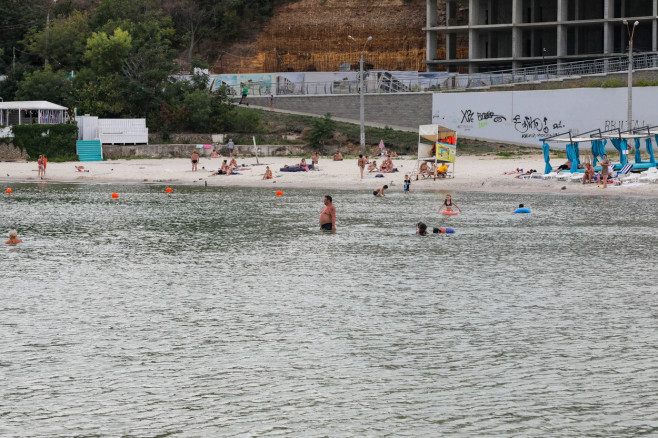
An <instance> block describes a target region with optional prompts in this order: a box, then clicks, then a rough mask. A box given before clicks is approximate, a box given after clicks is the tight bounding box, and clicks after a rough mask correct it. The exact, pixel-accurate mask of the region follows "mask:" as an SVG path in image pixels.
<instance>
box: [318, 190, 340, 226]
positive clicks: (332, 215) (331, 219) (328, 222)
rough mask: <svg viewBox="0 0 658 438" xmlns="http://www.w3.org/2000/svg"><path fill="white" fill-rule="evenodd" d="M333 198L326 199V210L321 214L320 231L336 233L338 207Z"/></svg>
mask: <svg viewBox="0 0 658 438" xmlns="http://www.w3.org/2000/svg"><path fill="white" fill-rule="evenodd" d="M332 202H333V201H332V199H331V196H329V195H327V196H325V197H324V208H323V209H322V211H321V212H320V219H319V222H320V229H321V230H322V231H336V207H334V204H333V203H332Z"/></svg>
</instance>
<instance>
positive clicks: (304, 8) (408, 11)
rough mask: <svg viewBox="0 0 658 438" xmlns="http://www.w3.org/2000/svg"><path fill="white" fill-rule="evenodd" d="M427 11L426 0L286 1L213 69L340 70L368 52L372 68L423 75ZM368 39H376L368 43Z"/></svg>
mask: <svg viewBox="0 0 658 438" xmlns="http://www.w3.org/2000/svg"><path fill="white" fill-rule="evenodd" d="M425 11H426V6H425V0H295V1H289V2H285V3H282V4H280V5H279V6H277V7H276V8H275V10H274V14H273V16H272V18H271V19H270V20H269V21H268V22H267V23H265V25H264V26H263V28H262V29H256V30H254V32H253V34H252V38H251V39H248V40H247V41H245V42H242V43H239V44H236V45H234V46H233V47H232V48H231V50H230V53H231V55H226V54H225V55H223V56H221V57H220V59H219V60H218V61H217V62H216V63H215V64H214V65H213V66H212V70H213V72H215V73H263V72H276V71H337V70H339V67H340V64H341V63H349V64H357V63H358V59H359V55H360V53H361V51H362V50H365V57H366V60H367V62H368V64H369V65H370V66H371V67H372V68H381V69H389V70H411V71H413V70H415V71H424V70H425V67H424V65H423V64H422V61H423V60H424V59H425V32H423V27H424V26H425ZM441 15H442V11H439V16H441ZM348 35H351V36H352V37H354V39H355V40H356V41H353V40H351V39H349V38H348ZM368 36H372V40H371V41H370V42H368V43H367V44H365V42H366V39H367V38H368ZM364 48H365V49H364ZM226 52H229V51H228V50H227V51H226ZM234 53H239V54H240V56H236V55H233V54H234Z"/></svg>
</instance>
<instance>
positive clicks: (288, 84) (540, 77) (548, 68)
mask: <svg viewBox="0 0 658 438" xmlns="http://www.w3.org/2000/svg"><path fill="white" fill-rule="evenodd" d="M628 62H629V59H628V56H627V55H623V56H614V57H606V58H598V59H592V60H586V61H575V62H563V63H559V64H547V65H538V66H533V67H524V68H517V69H509V70H498V71H491V72H484V73H472V74H460V73H449V72H438V73H424V72H406V71H388V70H374V69H373V70H368V71H366V72H365V73H364V92H365V93H369V94H377V93H417V92H437V91H460V90H469V89H478V88H488V87H496V86H505V85H517V84H524V83H533V82H541V81H551V80H563V79H570V78H578V77H583V76H597V75H606V74H611V73H620V72H625V71H627V70H628ZM633 69H634V70H649V69H658V52H645V53H637V54H634V55H633ZM209 76H210V82H211V83H210V87H211V88H212V89H213V90H216V89H218V88H219V87H221V86H225V87H226V90H227V92H228V93H229V94H231V95H235V96H239V95H240V94H241V92H242V85H241V84H242V83H246V84H247V85H248V89H249V95H252V96H270V95H275V96H277V95H278V96H281V95H287V96H289V95H339V94H359V82H360V81H359V72H358V71H347V72H299V73H297V72H281V73H253V74H225V75H209ZM190 77H191V76H190V75H178V76H176V78H178V79H180V80H187V79H189V78H190Z"/></svg>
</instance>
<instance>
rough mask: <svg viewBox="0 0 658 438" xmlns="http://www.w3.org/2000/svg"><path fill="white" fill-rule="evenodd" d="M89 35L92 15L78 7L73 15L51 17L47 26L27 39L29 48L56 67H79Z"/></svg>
mask: <svg viewBox="0 0 658 438" xmlns="http://www.w3.org/2000/svg"><path fill="white" fill-rule="evenodd" d="M89 35H90V30H89V16H88V15H87V14H86V13H84V12H79V11H74V12H73V14H72V15H71V16H69V17H62V18H57V19H55V20H51V21H50V26H49V27H48V28H47V29H42V30H38V31H33V32H32V33H31V34H30V35H28V37H27V38H26V40H25V41H24V43H25V45H26V48H27V50H28V51H29V52H31V53H34V54H37V55H39V56H40V57H41V58H42V59H48V61H49V62H50V63H51V64H52V65H53V66H54V68H55V69H60V68H63V69H66V70H78V69H80V67H82V63H83V59H82V57H83V54H84V52H85V47H86V44H87V38H88V37H89Z"/></svg>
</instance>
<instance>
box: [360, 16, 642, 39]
mask: <svg viewBox="0 0 658 438" xmlns="http://www.w3.org/2000/svg"><path fill="white" fill-rule="evenodd" d="M635 24H638V23H637V21H636V22H635ZM366 41H372V35H371V36H369V37H368V39H367V40H366Z"/></svg>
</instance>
